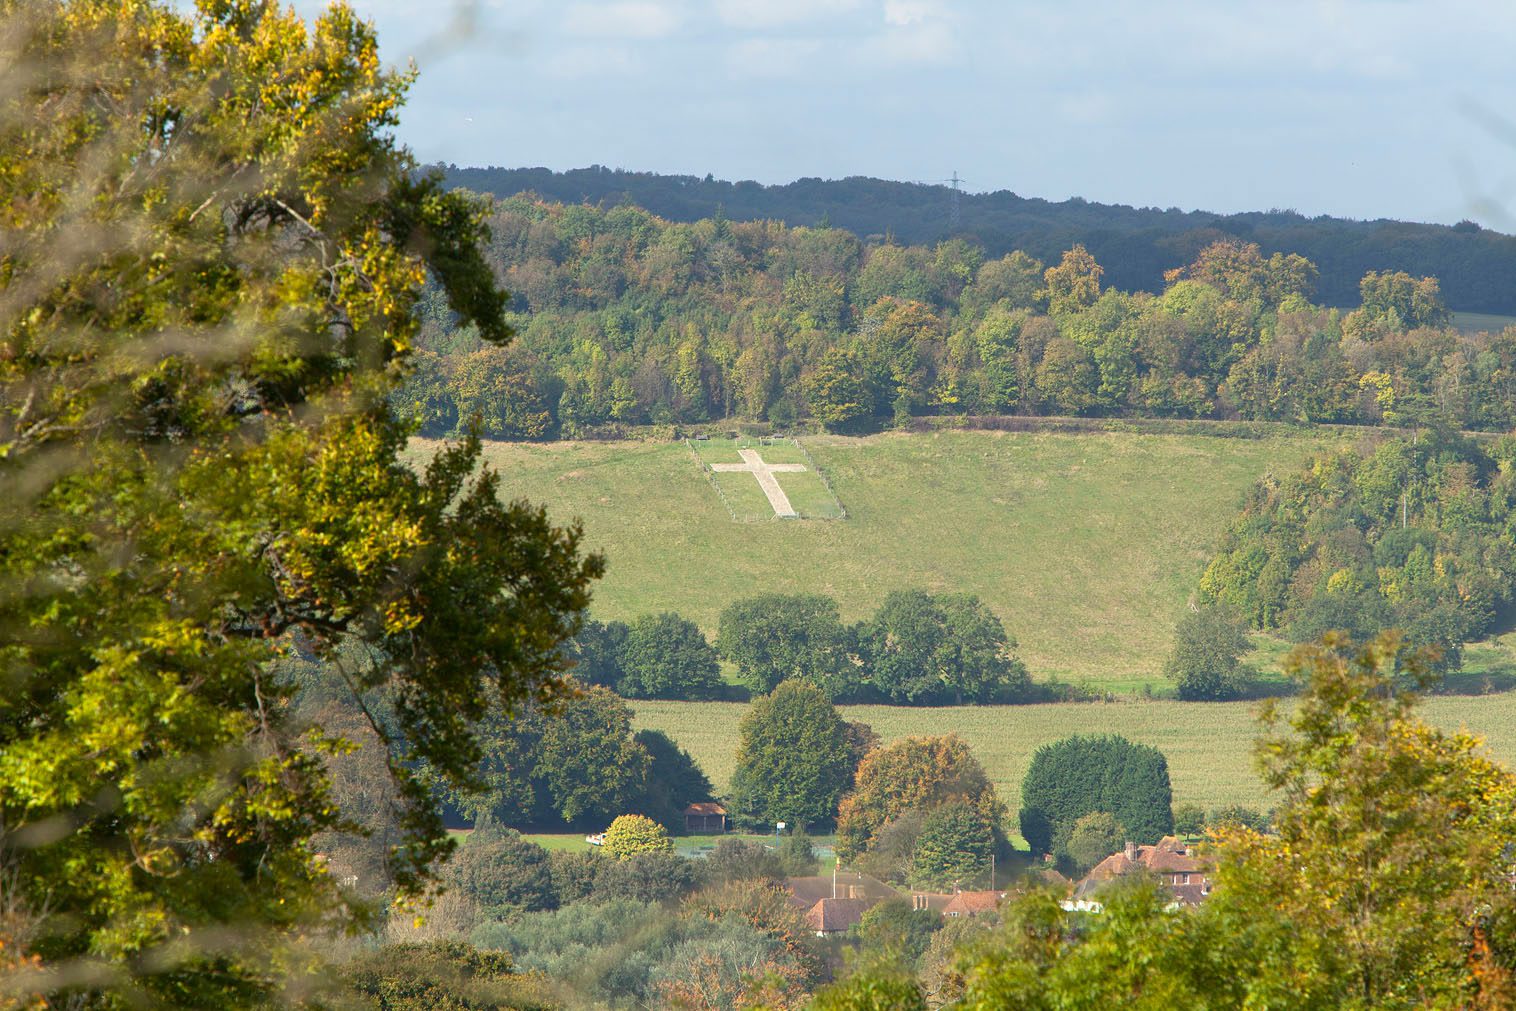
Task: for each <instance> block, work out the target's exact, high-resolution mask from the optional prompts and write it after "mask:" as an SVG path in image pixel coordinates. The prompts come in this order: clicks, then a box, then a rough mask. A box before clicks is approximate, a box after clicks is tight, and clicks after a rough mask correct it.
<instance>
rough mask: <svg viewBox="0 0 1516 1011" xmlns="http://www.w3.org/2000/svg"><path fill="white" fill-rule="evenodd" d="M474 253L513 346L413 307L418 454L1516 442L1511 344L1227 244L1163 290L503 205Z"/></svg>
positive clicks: (761, 234) (1436, 302)
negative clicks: (439, 446)
mask: <svg viewBox="0 0 1516 1011" xmlns="http://www.w3.org/2000/svg"><path fill="white" fill-rule="evenodd" d="M489 224H490V228H491V234H492V239H491V241H490V245H489V252H488V256H489V259H490V262H491V264H492V265H493V267H494V269H495V270H496V272H497V274H499V276H500V277H501V278H502V279H503V282H504V284H505V285H506V286H507V287H508V288H509V289H510V291H511V295H512V302H511V308H512V310H513V314H512V316H511V320H512V322H513V324H514V325H515V326H516V327H517V328H518V329H519V331H520V335H521V336H520V339H519V340H517V341H516V342H515V343H514V344H512V345H510V346H509V347H504V348H500V347H493V346H485V345H483V344H481V343H480V342H479V341H478V339H477V338H476V337H475V335H474V333H473V331H472V330H471V329H469V328H468V327H467V326H459V325H458V324H457V321H456V320H455V319H454V317H453V316H452V315H451V314H450V313H449V312H448V311H447V310H446V309H445V306H444V305H443V304H442V302H441V301H440V300H438V301H434V302H432V303H427V304H424V305H423V310H422V315H423V319H424V322H423V326H422V333H421V335H420V337H419V338H418V349H419V350H418V353H417V354H416V355H415V359H414V360H415V365H416V368H415V370H414V372H413V374H412V376H411V378H410V380H409V382H408V383H407V385H406V387H405V388H404V390H403V391H401V392H400V393H399V394H398V395H397V399H396V404H397V406H398V407H399V408H400V409H401V410H402V412H403V413H405V414H406V415H407V416H409V417H411V418H412V419H413V420H414V422H415V423H416V424H417V425H419V427H420V430H421V432H422V433H423V434H427V435H433V436H443V435H449V434H456V433H458V432H461V431H463V430H466V429H467V428H468V426H469V424H470V422H471V420H472V419H475V418H477V419H478V420H479V422H480V424H481V425H482V428H481V432H482V434H484V435H486V436H487V437H490V438H499V439H527V440H530V439H551V438H560V437H562V438H573V437H581V436H586V435H593V434H596V433H602V434H610V433H617V432H624V431H625V430H626V429H627V428H628V427H630V426H638V425H649V424H697V423H703V422H714V421H721V420H744V421H751V422H764V423H768V424H771V425H774V426H779V427H789V426H792V425H795V424H797V423H803V424H807V425H812V426H817V425H819V426H824V427H827V428H829V429H834V430H839V431H856V430H866V429H873V428H878V427H880V426H886V425H892V424H900V423H906V422H908V421H909V419H910V418H912V417H916V416H921V415H954V414H965V415H1002V414H1021V415H1045V414H1056V415H1080V416H1094V417H1113V416H1114V417H1127V416H1129V417H1155V418H1241V419H1247V420H1258V421H1287V422H1296V423H1311V422H1340V423H1350V424H1362V425H1379V424H1388V425H1406V424H1412V423H1418V422H1425V421H1427V420H1430V419H1433V418H1440V419H1443V420H1444V421H1445V422H1446V423H1447V424H1449V425H1451V426H1452V427H1457V428H1475V429H1487V430H1505V429H1508V428H1510V427H1512V426H1513V425H1516V329H1513V330H1507V331H1505V332H1503V333H1495V334H1490V333H1477V334H1466V333H1462V332H1460V331H1458V330H1456V329H1452V328H1451V327H1450V326H1449V325H1448V324H1449V319H1450V316H1449V312H1448V310H1447V308H1446V305H1445V303H1444V299H1443V295H1442V291H1441V287H1440V284H1439V282H1438V280H1437V279H1436V278H1434V277H1432V276H1430V275H1424V276H1416V275H1411V274H1409V273H1406V272H1404V271H1393V270H1384V271H1380V270H1371V271H1369V272H1367V273H1365V274H1364V275H1363V276H1362V277H1361V278H1359V279H1357V288H1356V292H1355V295H1354V298H1353V300H1352V301H1353V304H1354V305H1355V306H1356V307H1355V308H1352V309H1351V310H1339V309H1329V308H1325V307H1323V306H1321V305H1319V304H1317V303H1316V302H1315V301H1314V300H1313V299H1314V298H1315V297H1316V296H1315V295H1314V292H1315V290H1316V287H1317V284H1318V282H1319V270H1318V266H1317V264H1316V263H1314V262H1312V261H1311V260H1308V259H1306V258H1305V257H1303V256H1301V255H1299V254H1298V253H1294V252H1275V253H1272V254H1268V255H1265V254H1264V253H1263V251H1262V249H1261V248H1260V247H1259V246H1258V245H1257V244H1256V243H1248V242H1243V241H1240V240H1236V239H1223V240H1220V241H1217V242H1215V243H1212V244H1210V245H1207V246H1205V247H1203V248H1201V249H1199V250H1198V251H1197V252H1196V253H1195V255H1194V256H1193V257H1192V258H1191V259H1189V260H1188V261H1187V262H1185V263H1183V264H1182V265H1180V266H1178V267H1175V268H1174V269H1172V270H1170V271H1168V273H1167V274H1166V275H1165V276H1166V280H1165V283H1164V284H1163V286H1162V287H1161V288H1160V289H1159V290H1157V291H1155V292H1146V291H1124V290H1122V289H1120V288H1117V287H1112V286H1110V285H1109V283H1108V281H1107V278H1106V266H1105V265H1104V264H1102V263H1101V262H1099V261H1098V260H1097V259H1096V257H1095V256H1094V255H1093V254H1092V253H1091V252H1090V251H1089V250H1088V249H1086V248H1085V247H1084V246H1082V245H1074V246H1072V247H1071V248H1069V249H1067V250H1065V251H1063V252H1062V253H1061V254H1058V255H1056V256H1054V257H1051V258H1049V259H1048V260H1046V261H1044V260H1042V259H1040V258H1038V257H1036V256H1033V255H1031V254H1029V253H1026V252H1024V251H1021V250H1016V251H1013V252H1010V253H1008V254H1006V255H1005V256H1002V257H998V258H996V257H992V256H990V255H988V254H987V253H986V252H985V251H984V250H983V249H982V248H981V247H979V246H977V245H974V244H973V243H970V242H968V241H966V240H963V239H952V240H948V241H944V242H941V243H938V244H936V245H934V246H924V245H922V246H901V245H896V244H894V243H893V242H874V241H864V240H860V239H859V238H858V237H856V236H855V235H853V234H852V233H849V232H845V231H842V230H840V229H837V228H819V227H818V228H803V227H801V228H789V227H786V226H784V225H782V224H779V223H776V222H773V221H753V222H733V221H728V220H726V219H724V218H711V219H703V220H701V221H697V222H694V223H692V224H676V223H672V222H668V221H665V220H663V219H660V218H657V217H654V216H653V215H651V214H648V213H647V212H646V211H643V210H641V209H639V208H636V207H632V206H618V207H614V208H610V209H602V208H596V207H588V206H582V205H575V206H564V205H559V204H548V203H543V202H540V201H537V200H535V199H533V198H531V197H526V196H521V197H511V198H508V199H505V200H502V201H499V202H497V203H496V204H495V205H494V209H493V212H492V213H491V215H490V219H489Z"/></svg>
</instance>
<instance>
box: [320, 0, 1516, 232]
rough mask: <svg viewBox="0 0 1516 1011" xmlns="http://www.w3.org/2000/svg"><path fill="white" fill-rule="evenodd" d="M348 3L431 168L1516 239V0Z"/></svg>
mask: <svg viewBox="0 0 1516 1011" xmlns="http://www.w3.org/2000/svg"><path fill="white" fill-rule="evenodd" d="M352 2H353V4H354V6H355V7H356V8H357V9H358V10H359V12H360V13H361V14H363V15H364V16H365V17H368V18H371V19H372V20H373V21H374V23H375V24H376V25H377V27H378V29H379V33H380V40H381V47H382V52H383V55H384V58H385V59H386V60H387V61H389V62H392V63H394V64H397V65H404V64H406V63H407V62H408V61H412V60H413V61H414V62H415V64H416V66H417V68H418V69H419V71H420V79H419V80H418V82H417V83H416V85H415V87H414V89H413V91H412V95H411V99H410V102H409V105H408V107H407V110H406V111H405V113H404V114H403V119H402V122H403V125H402V127H401V129H400V136H401V139H402V140H404V141H405V142H406V143H408V144H409V145H410V146H411V147H412V148H413V149H414V150H415V152H416V154H417V155H418V156H419V157H420V158H422V159H423V160H425V161H445V162H453V163H455V164H458V165H500V166H508V167H519V166H546V167H548V168H552V169H559V170H561V169H568V168H579V167H584V166H588V165H592V164H600V165H606V166H610V167H613V168H624V169H632V170H639V171H652V172H663V173H680V174H693V175H700V176H704V175H706V174H707V173H710V174H713V175H714V176H716V178H718V179H732V180H736V179H754V180H757V181H759V182H764V183H782V182H789V181H791V180H793V179H797V178H801V177H806V176H819V177H822V178H841V177H844V176H850V175H866V176H875V177H879V178H885V179H899V180H912V181H921V182H937V181H941V180H946V179H947V178H948V177H950V176H951V175H952V174H953V173H954V172H956V173H958V175H959V176H960V177H961V178H962V179H964V180H965V183H964V187H965V189H967V190H969V191H973V192H987V191H993V190H1012V191H1014V192H1016V193H1018V194H1021V195H1022V196H1035V197H1045V198H1048V199H1052V200H1062V199H1064V198H1067V197H1071V196H1080V197H1084V198H1085V199H1088V200H1093V201H1100V202H1104V203H1120V204H1129V205H1133V206H1138V207H1149V206H1151V207H1180V208H1184V209H1187V210H1188V209H1197V208H1198V209H1204V210H1211V211H1218V212H1234V211H1245V210H1267V209H1270V208H1289V209H1293V210H1296V211H1299V212H1301V213H1303V214H1308V215H1316V214H1332V215H1338V216H1346V217H1355V218H1379V217H1389V218H1402V219H1407V220H1416V221H1441V222H1448V223H1451V222H1456V221H1458V220H1460V219H1463V218H1471V219H1473V220H1475V221H1478V222H1480V223H1481V224H1483V225H1485V226H1487V227H1494V228H1500V229H1501V230H1505V231H1516V59H1513V56H1512V54H1513V53H1516V3H1513V2H1510V0H1272V2H1255V0H1246V2H1244V0H1145V2H1138V0H1129V2H1117V0H999V2H995V0H475V2H473V3H470V2H468V0H352ZM296 6H297V7H298V8H300V9H301V11H302V12H303V13H307V14H310V13H313V12H315V11H317V10H319V9H320V7H321V6H322V4H321V3H320V2H319V0H297V2H296Z"/></svg>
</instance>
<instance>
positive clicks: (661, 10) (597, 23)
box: [563, 0, 681, 39]
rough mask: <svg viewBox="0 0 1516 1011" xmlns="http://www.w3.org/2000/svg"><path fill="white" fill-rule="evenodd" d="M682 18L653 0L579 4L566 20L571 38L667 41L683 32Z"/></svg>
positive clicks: (564, 20)
mask: <svg viewBox="0 0 1516 1011" xmlns="http://www.w3.org/2000/svg"><path fill="white" fill-rule="evenodd" d="M680 20H681V19H680V17H679V15H678V13H677V12H675V11H674V9H673V8H672V7H670V6H668V5H667V4H662V3H653V2H649V0H621V2H617V3H604V4H588V3H576V4H572V5H570V6H569V8H568V11H567V12H566V13H565V14H564V17H563V28H564V31H566V32H568V34H570V35H579V36H584V37H587V38H601V39H663V38H668V37H669V36H670V35H673V34H674V33H675V32H676V31H678V30H679V26H680Z"/></svg>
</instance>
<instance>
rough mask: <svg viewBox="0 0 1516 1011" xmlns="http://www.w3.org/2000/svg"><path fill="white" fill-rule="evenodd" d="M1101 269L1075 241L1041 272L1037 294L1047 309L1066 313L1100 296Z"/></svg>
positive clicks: (1058, 314)
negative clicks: (1040, 281)
mask: <svg viewBox="0 0 1516 1011" xmlns="http://www.w3.org/2000/svg"><path fill="white" fill-rule="evenodd" d="M1104 273H1105V269H1104V268H1103V267H1101V266H1100V264H1098V263H1096V262H1095V258H1094V257H1093V256H1091V255H1090V251H1089V250H1088V249H1085V248H1084V246H1083V245H1080V244H1075V246H1074V247H1073V248H1072V249H1070V250H1068V251H1067V252H1066V253H1064V254H1063V259H1062V260H1060V261H1059V262H1058V266H1056V267H1049V268H1048V269H1047V270H1046V271H1044V272H1043V275H1042V280H1043V283H1044V285H1045V287H1044V289H1043V290H1042V292H1041V293H1040V295H1041V297H1042V298H1044V299H1046V300H1047V304H1048V313H1049V314H1050V315H1052V316H1068V315H1072V314H1073V313H1076V312H1079V311H1080V310H1082V309H1088V308H1089V307H1090V306H1092V305H1094V304H1095V300H1096V299H1098V298H1099V297H1100V277H1101V275H1102V274H1104Z"/></svg>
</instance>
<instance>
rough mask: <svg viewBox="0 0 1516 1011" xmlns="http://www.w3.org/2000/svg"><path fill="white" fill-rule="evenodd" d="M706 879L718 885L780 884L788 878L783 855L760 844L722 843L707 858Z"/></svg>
mask: <svg viewBox="0 0 1516 1011" xmlns="http://www.w3.org/2000/svg"><path fill="white" fill-rule="evenodd" d="M705 870H706V875H707V876H708V877H709V878H710V879H711V880H712V881H715V882H726V881H778V880H779V879H780V878H782V877H784V867H783V865H782V864H781V862H780V860H779V854H778V853H777V852H775V851H774V850H772V849H770V848H769V847H767V846H765V845H764V844H763V843H760V842H748V841H747V840H745V839H722V840H721V841H720V842H718V843H716V848H715V849H714V850H712V851H711V853H710V854H709V855H707V856H706V858H705Z"/></svg>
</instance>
